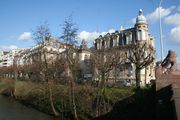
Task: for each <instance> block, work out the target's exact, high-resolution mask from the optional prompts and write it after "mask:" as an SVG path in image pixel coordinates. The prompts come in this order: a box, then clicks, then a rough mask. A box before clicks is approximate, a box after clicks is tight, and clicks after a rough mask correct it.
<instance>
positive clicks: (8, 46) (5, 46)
mask: <svg viewBox="0 0 180 120" xmlns="http://www.w3.org/2000/svg"><path fill="white" fill-rule="evenodd" d="M17 48H18V47H17V46H16V45H0V50H13V49H17Z"/></svg>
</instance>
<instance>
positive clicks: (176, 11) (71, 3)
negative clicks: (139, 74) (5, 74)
mask: <svg viewBox="0 0 180 120" xmlns="http://www.w3.org/2000/svg"><path fill="white" fill-rule="evenodd" d="M158 5H159V0H0V28H1V29H0V50H4V49H12V48H16V47H18V48H26V47H32V46H33V45H34V42H33V40H32V30H34V29H35V28H36V26H38V25H40V24H41V23H43V22H44V21H47V22H48V23H49V24H50V26H49V27H50V29H51V32H52V35H53V36H55V37H58V36H60V35H61V33H62V29H61V26H60V24H62V23H63V21H64V20H65V18H67V17H68V16H69V15H70V14H72V16H73V21H74V22H76V24H77V25H78V28H79V31H78V33H79V37H80V38H83V39H87V40H88V41H90V42H92V39H94V38H95V37H97V36H98V35H99V34H101V33H104V32H108V31H113V30H119V29H120V26H124V27H125V28H129V27H133V26H134V23H133V21H134V19H135V18H136V16H137V15H138V11H139V9H140V8H141V9H143V11H144V15H145V16H146V17H147V20H148V23H149V32H150V34H151V35H153V36H155V38H156V49H157V55H156V56H157V59H159V58H160V49H159V48H160V41H159V22H158V21H159V17H158V14H157V11H158V9H160V10H161V12H162V26H163V41H164V56H165V55H166V53H167V51H168V50H169V49H172V50H175V51H176V53H178V56H179V58H178V59H179V60H180V49H179V47H180V0H163V2H162V7H161V8H158Z"/></svg>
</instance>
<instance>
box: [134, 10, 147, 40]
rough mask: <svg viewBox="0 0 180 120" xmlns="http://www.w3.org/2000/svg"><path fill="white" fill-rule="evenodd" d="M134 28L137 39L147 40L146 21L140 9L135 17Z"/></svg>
mask: <svg viewBox="0 0 180 120" xmlns="http://www.w3.org/2000/svg"><path fill="white" fill-rule="evenodd" d="M135 28H136V39H137V41H144V40H148V23H147V20H146V17H145V16H144V15H143V10H142V9H140V10H139V15H138V16H137V18H136V24H135Z"/></svg>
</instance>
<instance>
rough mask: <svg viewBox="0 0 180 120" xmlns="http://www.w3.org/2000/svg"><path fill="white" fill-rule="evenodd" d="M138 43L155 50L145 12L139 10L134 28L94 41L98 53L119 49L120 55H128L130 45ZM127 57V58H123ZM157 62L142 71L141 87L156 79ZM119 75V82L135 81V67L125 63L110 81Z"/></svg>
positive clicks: (100, 37)
mask: <svg viewBox="0 0 180 120" xmlns="http://www.w3.org/2000/svg"><path fill="white" fill-rule="evenodd" d="M137 42H146V43H147V44H149V45H151V46H152V47H153V49H154V50H155V45H154V43H155V38H154V37H153V36H150V34H149V32H148V23H147V20H146V18H145V16H144V15H143V11H142V10H141V9H140V10H139V15H138V16H137V18H136V23H135V25H134V27H133V28H128V29H125V28H122V27H121V29H120V30H119V31H115V32H114V33H111V34H110V33H107V34H106V35H105V36H102V35H100V36H99V37H98V38H97V39H95V40H94V46H95V49H96V50H97V51H100V50H102V49H106V50H109V51H111V49H112V48H113V49H117V51H118V52H119V54H121V53H125V52H126V53H127V54H128V50H129V49H130V47H129V46H130V45H131V44H134V43H137ZM121 57H125V56H121ZM154 65H155V61H154V62H153V63H152V64H151V65H149V66H148V67H146V68H145V69H143V70H141V76H140V77H141V85H145V84H148V83H150V80H151V79H155V70H154ZM117 73H118V78H117V79H118V80H135V65H134V64H132V63H130V62H129V61H128V60H127V61H125V62H124V65H121V66H119V68H116V71H115V69H114V70H113V71H111V75H110V77H109V78H110V79H111V80H113V79H115V78H114V77H113V76H115V74H117Z"/></svg>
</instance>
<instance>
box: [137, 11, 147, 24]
mask: <svg viewBox="0 0 180 120" xmlns="http://www.w3.org/2000/svg"><path fill="white" fill-rule="evenodd" d="M139 23H145V24H147V21H146V17H145V16H144V15H143V11H142V9H140V10H139V15H138V16H137V18H136V24H139Z"/></svg>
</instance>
